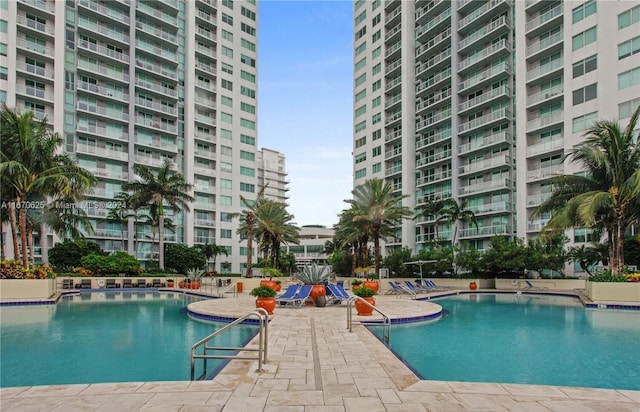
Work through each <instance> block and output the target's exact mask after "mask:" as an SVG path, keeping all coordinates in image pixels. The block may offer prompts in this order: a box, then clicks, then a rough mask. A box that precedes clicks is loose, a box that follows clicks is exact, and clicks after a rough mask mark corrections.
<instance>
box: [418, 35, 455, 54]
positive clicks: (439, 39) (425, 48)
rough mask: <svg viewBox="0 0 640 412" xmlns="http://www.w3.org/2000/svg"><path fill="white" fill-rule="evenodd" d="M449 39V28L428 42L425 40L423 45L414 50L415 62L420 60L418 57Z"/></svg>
mask: <svg viewBox="0 0 640 412" xmlns="http://www.w3.org/2000/svg"><path fill="white" fill-rule="evenodd" d="M449 37H451V28H448V29H446V30H445V31H443V32H442V33H440V34H438V35H436V36H435V37H432V38H430V39H429V40H427V41H426V42H425V44H423V45H422V46H420V47H418V48H417V49H416V58H417V59H416V60H420V58H419V57H420V55H422V54H423V53H425V52H427V51H429V50H431V49H433V48H435V47H436V46H437V45H439V44H440V43H441V42H442V41H443V40H445V39H448V38H449Z"/></svg>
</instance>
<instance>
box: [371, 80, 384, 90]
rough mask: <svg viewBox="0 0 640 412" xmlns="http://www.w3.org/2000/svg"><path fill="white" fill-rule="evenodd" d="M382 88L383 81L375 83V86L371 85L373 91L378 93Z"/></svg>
mask: <svg viewBox="0 0 640 412" xmlns="http://www.w3.org/2000/svg"><path fill="white" fill-rule="evenodd" d="M381 87H382V80H376V81H375V82H373V84H371V90H373V91H374V92H375V91H378V90H380V88H381Z"/></svg>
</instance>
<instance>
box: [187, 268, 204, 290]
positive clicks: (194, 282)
mask: <svg viewBox="0 0 640 412" xmlns="http://www.w3.org/2000/svg"><path fill="white" fill-rule="evenodd" d="M204 274H205V272H204V270H201V269H197V268H191V269H189V270H187V276H188V277H189V286H190V288H191V289H200V279H202V276H204Z"/></svg>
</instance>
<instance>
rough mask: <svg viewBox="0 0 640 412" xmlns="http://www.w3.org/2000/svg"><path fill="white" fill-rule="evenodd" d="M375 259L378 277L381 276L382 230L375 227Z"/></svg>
mask: <svg viewBox="0 0 640 412" xmlns="http://www.w3.org/2000/svg"><path fill="white" fill-rule="evenodd" d="M373 248H374V250H373V259H374V261H375V264H376V277H377V278H378V279H379V278H380V231H379V230H378V228H375V229H373Z"/></svg>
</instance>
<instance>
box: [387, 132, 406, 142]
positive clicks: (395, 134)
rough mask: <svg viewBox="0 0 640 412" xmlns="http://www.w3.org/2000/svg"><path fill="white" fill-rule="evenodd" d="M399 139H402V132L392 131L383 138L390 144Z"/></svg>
mask: <svg viewBox="0 0 640 412" xmlns="http://www.w3.org/2000/svg"><path fill="white" fill-rule="evenodd" d="M400 137H402V130H394V131H392V132H389V133H387V134H386V135H385V136H384V141H385V142H390V141H392V140H395V139H399V138H400Z"/></svg>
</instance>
